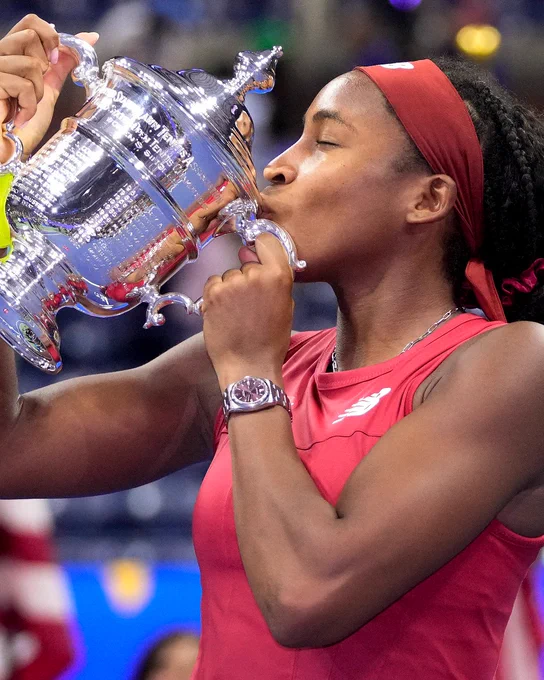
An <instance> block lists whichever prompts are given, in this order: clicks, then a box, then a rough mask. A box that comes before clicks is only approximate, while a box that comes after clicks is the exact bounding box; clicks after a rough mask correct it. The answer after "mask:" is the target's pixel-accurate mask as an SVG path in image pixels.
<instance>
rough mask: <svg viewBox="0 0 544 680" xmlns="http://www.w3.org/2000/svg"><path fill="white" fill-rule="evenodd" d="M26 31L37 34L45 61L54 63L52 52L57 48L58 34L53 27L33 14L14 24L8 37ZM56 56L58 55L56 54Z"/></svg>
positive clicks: (53, 53)
mask: <svg viewBox="0 0 544 680" xmlns="http://www.w3.org/2000/svg"><path fill="white" fill-rule="evenodd" d="M26 29H32V30H33V31H35V32H36V33H37V35H38V37H39V39H40V41H41V43H42V45H43V49H44V51H45V54H46V56H47V60H48V61H50V62H51V63H53V64H54V63H56V60H55V52H54V51H55V50H57V49H58V47H59V34H58V33H57V31H56V30H55V29H54V28H53V26H52V25H51V24H48V23H47V21H44V20H43V19H40V17H38V16H36V15H35V14H27V15H26V17H23V19H21V21H19V22H18V23H17V24H15V26H14V27H13V28H12V29H11V31H9V33H8V35H12V34H13V33H19V32H20V31H24V30H26ZM56 54H57V55H58V52H57V53H56Z"/></svg>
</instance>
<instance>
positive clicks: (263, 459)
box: [229, 406, 338, 622]
mask: <svg viewBox="0 0 544 680" xmlns="http://www.w3.org/2000/svg"><path fill="white" fill-rule="evenodd" d="M229 441H230V446H231V451H232V464H233V497H234V512H235V520H236V531H237V536H238V542H239V546H240V552H241V555H242V560H243V563H244V567H245V570H246V573H247V576H248V579H249V582H250V585H251V587H252V590H253V593H254V595H255V598H256V599H257V601H258V603H259V606H260V607H261V610H262V611H263V613H264V614H265V617H267V618H268V617H271V618H273V617H274V612H275V611H277V610H282V609H285V608H288V607H289V601H290V600H291V597H292V595H291V594H292V593H294V592H295V591H297V592H298V593H300V590H299V588H301V587H302V588H304V587H305V586H304V585H303V581H304V583H305V584H307V587H309V588H310V589H311V588H312V584H315V583H317V582H318V580H319V577H320V575H321V570H322V568H323V559H324V557H325V556H324V554H323V546H324V545H327V546H328V547H327V552H328V551H329V549H330V548H331V541H332V538H333V535H334V533H335V531H336V530H337V528H338V526H337V525H338V515H337V513H336V510H335V508H334V507H333V506H332V505H330V504H329V503H328V502H327V501H326V500H325V499H324V498H323V497H322V496H321V494H320V493H319V491H318V489H317V487H316V485H315V484H314V482H313V480H312V478H311V477H310V475H309V474H308V472H307V470H306V468H305V467H304V465H303V463H302V462H301V460H300V458H299V456H298V453H297V451H296V448H295V444H294V440H293V435H292V430H291V423H290V419H289V415H288V414H287V412H286V411H285V410H284V409H283V408H281V407H279V406H278V407H275V408H272V409H268V410H266V411H260V412H257V413H253V414H243V415H238V416H232V417H231V419H230V422H229ZM269 622H270V621H269Z"/></svg>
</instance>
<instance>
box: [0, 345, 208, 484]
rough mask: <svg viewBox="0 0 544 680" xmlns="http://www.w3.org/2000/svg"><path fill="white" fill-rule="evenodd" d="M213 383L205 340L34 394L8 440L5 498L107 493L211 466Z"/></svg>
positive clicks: (1, 475)
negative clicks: (206, 398) (206, 396)
mask: <svg viewBox="0 0 544 680" xmlns="http://www.w3.org/2000/svg"><path fill="white" fill-rule="evenodd" d="M203 383H204V384H206V385H207V387H206V388H203V387H202V384H203ZM212 383H213V378H212V376H210V373H209V370H208V368H207V366H206V364H205V362H204V356H203V355H202V352H201V343H199V339H198V338H197V339H190V340H189V341H187V342H186V343H182V344H181V345H179V346H178V347H177V348H174V349H173V350H170V352H167V353H166V354H165V355H163V356H162V357H160V358H159V359H158V360H155V361H154V362H151V363H150V364H148V365H146V366H144V367H142V368H139V369H135V370H130V371H121V372H119V373H110V374H104V375H96V376H89V377H85V378H78V379H74V380H67V381H65V382H61V383H58V384H56V385H52V386H50V387H48V388H44V389H41V390H37V391H35V392H32V393H29V394H28V395H25V397H24V398H23V400H22V409H21V412H20V415H19V418H18V421H17V424H16V426H15V427H14V428H13V429H12V431H11V433H10V434H9V436H7V437H4V439H3V442H2V448H3V451H2V455H1V457H0V479H1V482H0V495H2V496H4V497H9V496H11V497H13V496H22V497H29V496H33V497H36V496H38V497H42V496H49V497H50V496H71V495H90V494H96V493H107V492H110V491H116V490H119V489H124V488H129V487H131V486H138V485H140V484H144V483H146V482H150V481H152V480H153V479H157V478H159V477H161V476H164V475H165V474H168V473H170V472H173V471H174V470H176V469H179V468H181V467H184V466H185V465H189V464H191V463H194V462H197V461H199V460H203V459H204V458H205V457H206V456H208V455H210V453H211V451H210V441H209V436H208V434H207V430H206V427H205V423H206V422H207V418H208V416H207V410H208V409H211V406H210V405H207V406H206V408H203V406H202V395H203V393H206V390H209V391H210V393H211V387H210V385H211V384H212ZM210 400H211V401H213V397H211V398H210Z"/></svg>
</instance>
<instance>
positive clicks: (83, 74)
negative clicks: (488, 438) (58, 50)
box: [59, 33, 102, 99]
mask: <svg viewBox="0 0 544 680" xmlns="http://www.w3.org/2000/svg"><path fill="white" fill-rule="evenodd" d="M59 39H60V44H61V45H64V47H68V48H69V49H70V51H71V52H72V53H73V55H74V56H75V58H76V59H77V62H78V63H77V66H76V67H75V69H74V70H73V71H72V80H73V81H74V83H75V84H76V85H79V86H80V87H84V88H85V92H86V94H87V99H90V98H91V97H92V96H93V95H94V94H95V93H96V90H97V89H98V86H99V85H100V83H101V82H102V79H101V78H100V75H99V73H100V67H99V66H98V57H97V55H96V51H95V49H94V47H93V46H92V45H89V43H88V42H85V40H82V39H81V38H77V37H76V36H75V35H70V34H69V33H59Z"/></svg>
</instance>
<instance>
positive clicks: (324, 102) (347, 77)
mask: <svg viewBox="0 0 544 680" xmlns="http://www.w3.org/2000/svg"><path fill="white" fill-rule="evenodd" d="M320 109H328V110H331V111H337V112H338V113H339V114H340V115H341V117H342V118H344V119H345V120H346V121H347V122H349V123H350V124H351V125H353V126H354V127H355V128H356V129H357V130H361V131H362V130H363V129H364V128H366V127H368V126H369V125H376V124H379V123H380V122H382V123H383V124H385V125H387V124H390V123H391V120H390V119H391V116H390V115H389V114H388V111H387V109H386V107H385V100H384V97H383V95H382V93H381V92H380V90H379V89H378V88H377V87H376V86H375V85H374V83H373V82H372V81H371V80H370V78H368V76H366V75H365V74H364V73H361V72H360V71H352V72H350V73H344V74H343V75H341V76H338V77H337V78H335V79H334V80H331V82H330V83H328V84H327V85H325V87H324V88H323V89H322V90H321V91H320V92H319V94H318V95H317V97H316V98H315V99H314V101H313V102H312V104H311V106H310V108H309V109H308V113H309V114H310V115H311V114H313V113H315V112H316V111H319V110H320Z"/></svg>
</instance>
